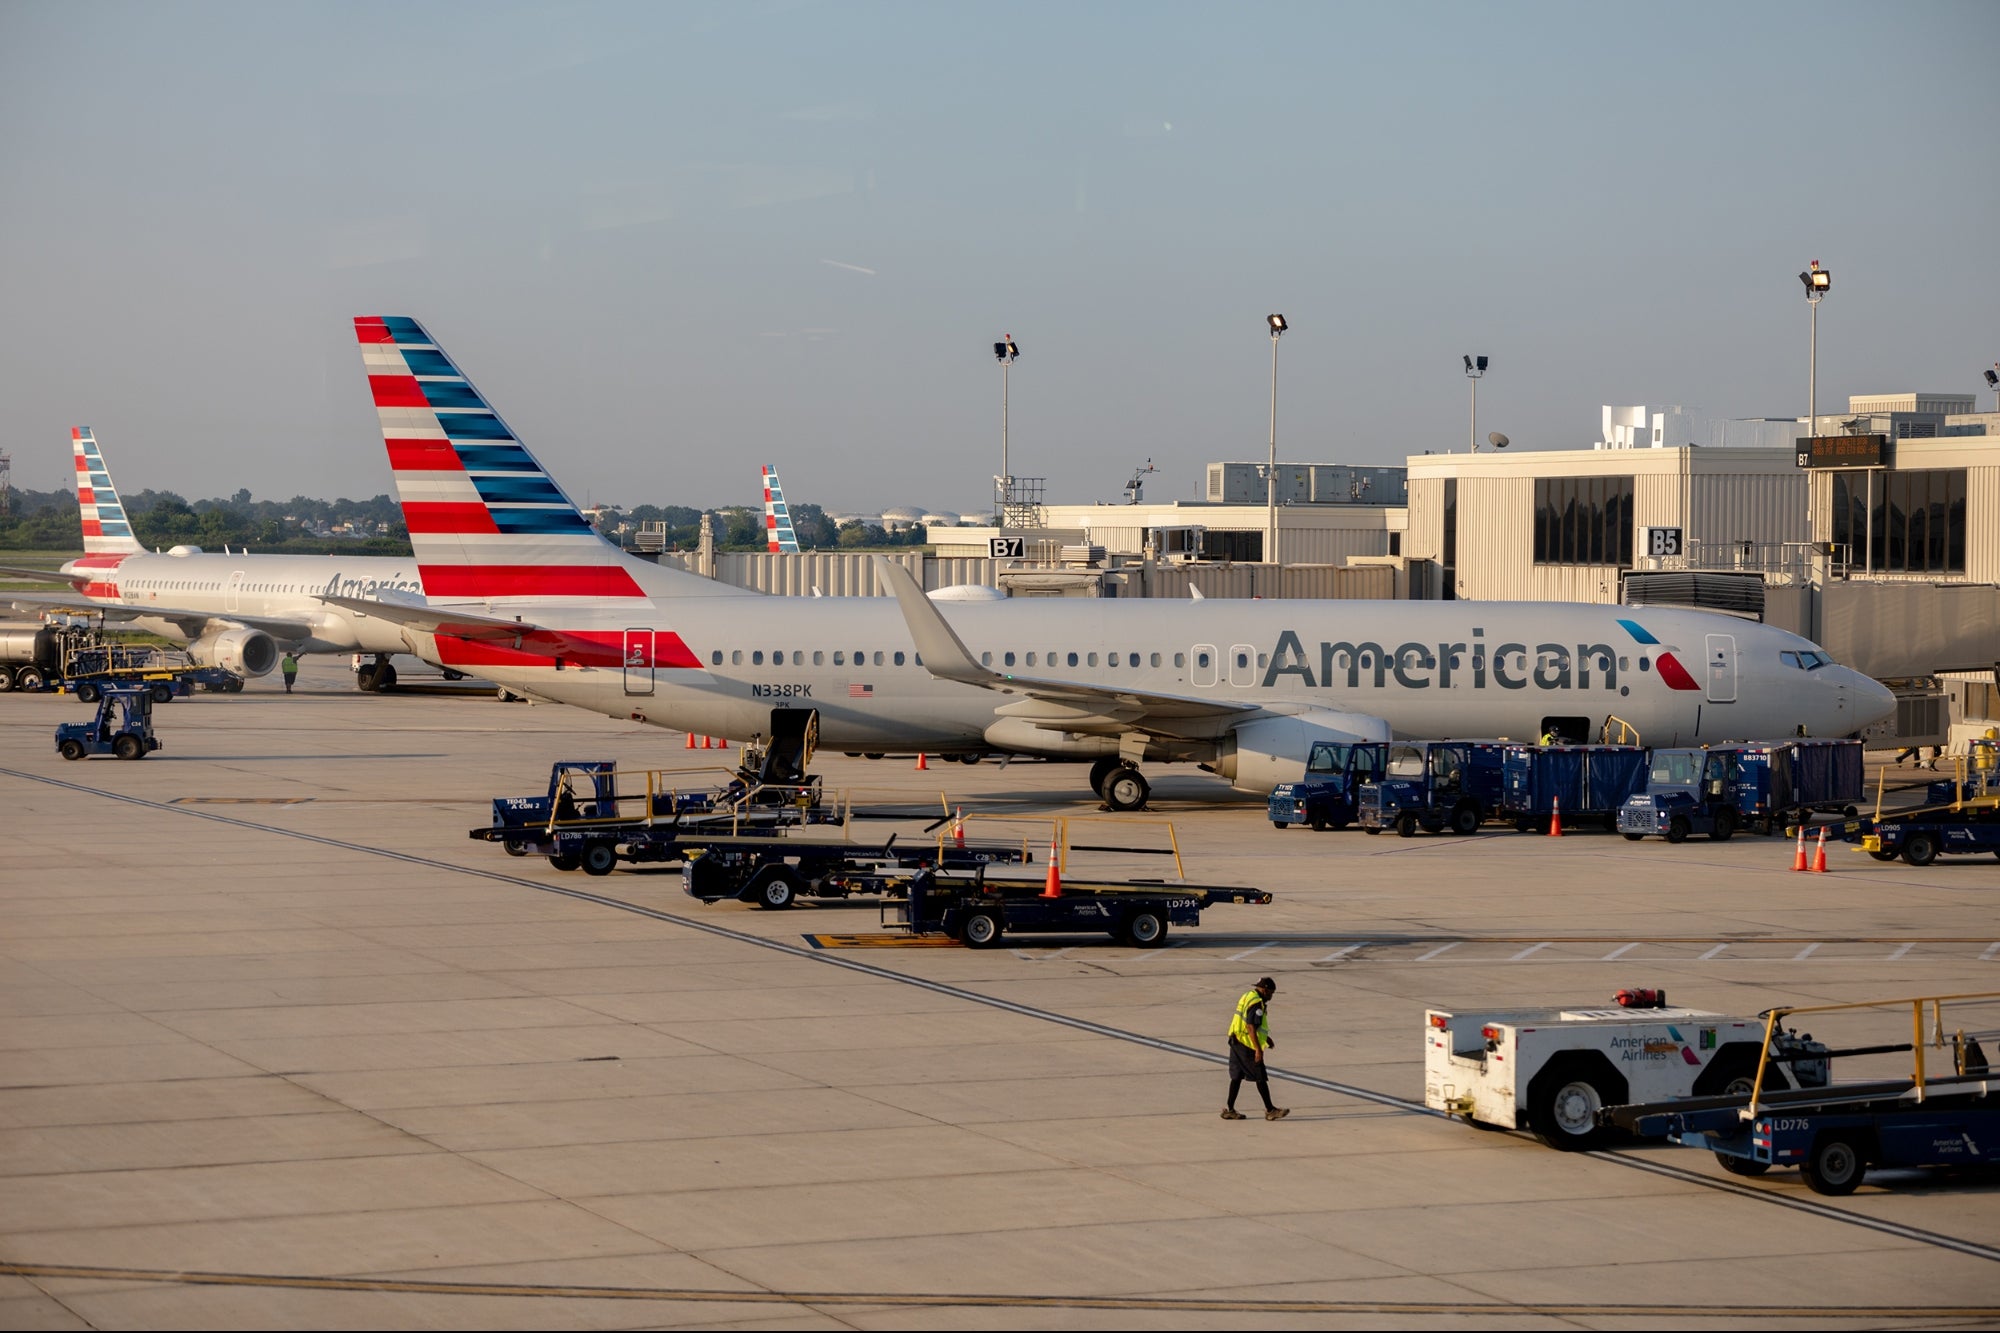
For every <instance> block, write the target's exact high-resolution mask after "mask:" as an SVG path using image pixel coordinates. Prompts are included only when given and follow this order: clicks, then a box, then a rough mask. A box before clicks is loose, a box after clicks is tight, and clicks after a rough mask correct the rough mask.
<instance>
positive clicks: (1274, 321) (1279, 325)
mask: <svg viewBox="0 0 2000 1333" xmlns="http://www.w3.org/2000/svg"><path fill="white" fill-rule="evenodd" d="M1264 322H1265V323H1266V324H1269V325H1270V326H1271V336H1272V337H1273V338H1276V337H1277V336H1278V335H1279V334H1281V333H1283V332H1284V331H1285V330H1286V329H1288V328H1290V327H1291V325H1289V324H1287V323H1285V317H1284V316H1283V315H1266V316H1264Z"/></svg>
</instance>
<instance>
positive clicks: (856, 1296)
mask: <svg viewBox="0 0 2000 1333" xmlns="http://www.w3.org/2000/svg"><path fill="white" fill-rule="evenodd" d="M0 1274H5V1275H8V1276H12V1277H20V1278H45V1279H46V1278H57V1279H68V1280H72V1281H82V1282H163V1283H179V1284H182V1285H186V1286H217V1287H279V1288H293V1289H296V1290H302V1291H357V1292H375V1293H383V1292H387V1293H394V1294H397V1295H420V1296H504V1297H516V1298H539V1299H547V1298H551V1297H554V1298H560V1299H567V1300H599V1301H686V1302H691V1303H703V1304H714V1305H807V1306H812V1305H826V1306H870V1305H875V1306H895V1307H904V1308H908V1307H917V1308H922V1309H949V1308H952V1307H955V1306H957V1307H964V1306H972V1307H977V1308H1001V1309H1028V1310H1191V1311H1212V1312H1218V1313H1224V1314H1383V1315H1439V1314H1460V1315H1473V1316H1485V1317H1488V1318H1493V1317H1498V1316H1504V1315H1522V1314H1528V1315H1545V1316H1549V1317H1553V1318H1565V1319H1649V1318H1652V1319H1657V1318H1658V1317H1659V1316H1660V1315H1662V1314H1666V1315H1679V1316H1681V1317H1682V1318H1683V1319H1730V1320H1748V1321H1752V1322H1755V1321H1757V1320H1765V1319H1798V1318H1801V1317H1809V1318H1817V1319H1861V1320H1878V1321H1883V1322H1885V1323H1887V1322H1901V1321H1904V1320H1922V1321H1926V1322H1930V1323H1935V1322H1938V1321H1941V1320H1946V1319H1992V1318H1994V1317H1996V1316H2000V1305H1863V1306H1852V1305H1850V1306H1840V1307H1834V1308H1827V1309H1819V1308H1813V1307H1807V1306H1801V1305H1799V1304H1797V1303H1792V1304H1787V1305H1741V1304H1727V1305H1701V1304H1674V1305H1629V1304H1627V1305H1612V1304H1592V1303H1587V1302H1561V1303H1556V1302H1536V1301H1490V1300H1489V1301H1473V1300H1466V1301H1368V1300H1350V1301H1324V1300H1322V1301H1303V1300H1282V1299H1267V1300H1259V1299H1257V1298H1256V1297H1248V1296H1223V1297H1216V1296H1031V1295H1009V1294H1004V1293H999V1292H995V1293H992V1294H990V1295H978V1294H962V1293H956V1292H910V1291H894V1292H890V1291H775V1290H768V1289H753V1290H749V1291H727V1290H718V1289H716V1288H713V1287H590V1286H581V1285H577V1286H569V1285H554V1284H549V1283H526V1282H445V1281H439V1280H436V1279H429V1278H366V1277H308V1276H304V1275H287V1274H279V1273H220V1272H189V1271H186V1270H181V1269H171V1268H111V1267H98V1266H94V1265H84V1264H39V1263H11V1262H5V1261H0Z"/></svg>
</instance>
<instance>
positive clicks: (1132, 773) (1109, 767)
mask: <svg viewBox="0 0 2000 1333" xmlns="http://www.w3.org/2000/svg"><path fill="white" fill-rule="evenodd" d="M1090 789H1091V790H1092V791H1094V792H1096V793H1097V794H1098V795H1099V796H1100V797H1102V798H1103V800H1104V804H1105V805H1107V806H1109V807H1110V808H1111V809H1113V810H1144V809H1145V808H1146V798H1147V797H1149V796H1151V795H1152V794H1153V788H1152V784H1150V783H1148V782H1147V781H1146V778H1145V775H1144V774H1142V773H1140V772H1139V770H1138V769H1136V768H1134V767H1133V766H1132V765H1130V764H1128V763H1126V762H1125V761H1124V760H1123V759H1100V760H1098V761H1097V762H1096V763H1094V764H1092V765H1091V766H1090Z"/></svg>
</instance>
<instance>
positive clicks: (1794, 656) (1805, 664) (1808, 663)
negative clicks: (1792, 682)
mask: <svg viewBox="0 0 2000 1333" xmlns="http://www.w3.org/2000/svg"><path fill="white" fill-rule="evenodd" d="M1778 660H1779V661H1781V662H1783V663H1784V664H1785V665H1786V666H1790V667H1798V668H1799V669H1800V670H1802V671H1817V670H1819V669H1820V668H1821V667H1823V666H1832V665H1833V659H1832V658H1831V657H1828V656H1827V655H1826V654H1825V653H1790V652H1786V653H1779V654H1778Z"/></svg>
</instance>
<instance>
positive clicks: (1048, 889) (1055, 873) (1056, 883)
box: [1042, 838, 1062, 898]
mask: <svg viewBox="0 0 2000 1333" xmlns="http://www.w3.org/2000/svg"><path fill="white" fill-rule="evenodd" d="M1042 897H1044V898H1060V897H1062V863H1061V862H1060V861H1058V860H1057V859H1056V842H1055V839H1054V838H1051V839H1049V878H1048V882H1047V884H1046V885H1045V886H1044V887H1043V889H1042Z"/></svg>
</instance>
